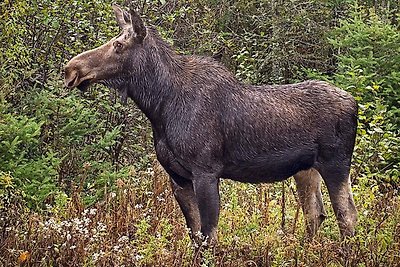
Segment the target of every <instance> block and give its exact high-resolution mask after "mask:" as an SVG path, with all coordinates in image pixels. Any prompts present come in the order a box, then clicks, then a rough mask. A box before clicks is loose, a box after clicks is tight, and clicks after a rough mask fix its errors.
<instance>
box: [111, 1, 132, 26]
mask: <svg viewBox="0 0 400 267" xmlns="http://www.w3.org/2000/svg"><path fill="white" fill-rule="evenodd" d="M112 8H113V10H114V13H115V17H116V19H117V22H118V25H119V27H120V28H121V29H126V28H128V27H130V26H131V19H130V16H129V13H128V12H126V11H124V10H123V9H122V8H121V7H120V6H118V5H115V4H114V5H112Z"/></svg>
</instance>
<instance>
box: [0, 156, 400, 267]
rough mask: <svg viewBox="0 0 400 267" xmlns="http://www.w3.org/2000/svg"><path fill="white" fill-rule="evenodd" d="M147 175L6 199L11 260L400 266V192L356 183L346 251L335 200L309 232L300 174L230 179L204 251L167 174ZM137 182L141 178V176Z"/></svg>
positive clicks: (1, 260)
mask: <svg viewBox="0 0 400 267" xmlns="http://www.w3.org/2000/svg"><path fill="white" fill-rule="evenodd" d="M136 175H137V176H140V177H141V179H140V180H128V179H127V180H122V179H119V180H117V181H116V182H115V186H116V187H117V190H116V192H111V193H106V194H105V196H104V199H103V201H101V202H98V203H96V204H95V205H93V206H91V207H86V208H85V207H84V205H83V200H82V197H81V192H79V188H76V191H75V192H73V194H72V197H71V198H70V199H68V201H67V202H66V204H65V206H64V207H57V206H48V207H47V212H46V213H45V214H42V215H39V214H36V213H33V212H28V211H27V210H26V209H25V207H24V205H22V204H21V203H20V200H21V199H20V198H19V196H18V190H17V189H15V188H14V189H12V190H11V189H10V190H9V200H10V201H9V202H8V204H7V205H9V206H6V207H1V217H0V222H1V224H2V226H4V228H3V231H2V233H0V234H1V241H0V265H1V266H17V265H21V266H199V265H200V264H202V266H345V265H346V266H399V264H400V253H399V251H400V198H399V196H398V192H397V191H396V190H395V189H389V190H386V192H385V193H378V191H377V189H376V188H374V187H372V188H367V187H365V186H364V185H356V186H354V197H355V201H356V204H357V208H358V211H359V223H358V226H357V234H356V236H355V237H353V238H351V239H350V240H349V241H348V244H347V245H346V248H347V249H346V250H344V247H345V246H343V244H342V243H341V241H340V240H339V231H338V227H337V225H336V220H335V218H334V215H333V212H332V209H331V208H330V202H329V198H328V196H327V193H326V189H324V199H325V204H326V206H327V210H328V219H327V220H326V221H325V222H324V223H323V225H322V227H321V229H320V231H319V233H318V235H317V236H316V237H315V238H314V239H313V240H312V241H309V240H307V239H306V238H305V228H304V223H303V216H302V212H301V209H300V206H299V203H298V199H297V196H296V190H295V186H294V182H293V181H291V180H289V181H286V182H285V183H284V184H282V183H277V184H260V185H250V184H241V183H236V182H232V181H229V180H224V181H223V182H222V186H221V199H222V202H221V203H222V204H221V208H222V211H221V217H220V222H219V234H218V235H219V243H218V245H217V246H216V247H215V248H214V249H213V250H212V251H208V252H207V253H204V255H203V258H204V259H203V261H202V262H201V263H200V261H199V260H198V259H196V255H195V253H194V248H193V246H192V243H191V241H190V239H189V237H188V234H187V229H186V227H185V223H184V220H183V216H182V214H181V212H180V210H179V207H178V205H177V203H176V202H175V200H174V199H173V196H172V192H171V190H170V186H169V181H168V178H167V176H166V175H165V174H164V172H163V171H162V169H161V167H160V166H159V165H158V164H156V163H154V164H153V168H150V169H148V170H147V171H142V172H140V173H138V174H136ZM134 183H136V184H134Z"/></svg>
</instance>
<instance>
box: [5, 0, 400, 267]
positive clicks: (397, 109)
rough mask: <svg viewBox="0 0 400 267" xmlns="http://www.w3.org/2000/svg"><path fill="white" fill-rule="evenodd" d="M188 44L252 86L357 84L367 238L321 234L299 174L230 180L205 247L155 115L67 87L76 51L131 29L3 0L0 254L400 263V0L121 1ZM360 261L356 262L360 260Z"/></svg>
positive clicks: (149, 262) (100, 260) (53, 262)
mask: <svg viewBox="0 0 400 267" xmlns="http://www.w3.org/2000/svg"><path fill="white" fill-rule="evenodd" d="M117 2H119V4H121V5H124V6H129V5H133V6H134V7H135V8H136V9H138V10H140V12H141V13H142V15H143V17H144V20H145V21H146V22H147V23H148V24H152V25H155V26H156V27H157V28H158V29H159V31H160V32H161V34H162V35H163V36H164V38H165V39H166V40H168V41H169V42H171V43H172V44H173V45H174V47H175V48H176V50H177V51H179V53H184V54H193V53H196V54H201V55H209V56H214V57H215V58H217V59H218V60H220V61H221V62H222V63H223V64H224V65H226V66H227V67H228V68H229V69H230V70H231V71H232V72H234V73H235V74H236V76H237V77H238V78H239V79H240V80H242V81H245V82H248V83H253V84H265V83H269V84H271V83H274V84H283V83H290V82H297V81H302V80H305V79H311V78H312V79H321V80H327V81H329V82H331V83H333V84H335V85H337V86H339V87H341V88H343V89H344V90H346V91H348V92H350V93H352V95H353V96H354V97H355V98H356V99H357V101H358V104H359V127H358V137H357V144H356V148H355V153H354V158H353V168H352V174H351V178H352V181H353V190H354V197H355V201H356V205H357V208H358V210H359V224H358V228H357V235H356V236H355V237H354V238H353V239H352V240H350V243H349V244H348V246H349V247H350V248H351V249H350V252H349V253H348V254H346V255H345V256H344V255H343V251H342V249H341V248H342V246H341V244H340V241H339V234H338V229H337V226H336V222H335V219H334V216H333V212H332V210H331V209H330V205H329V199H328V197H327V193H326V190H325V189H324V198H325V200H326V201H325V202H326V206H327V208H328V212H329V218H328V219H327V220H326V221H325V222H324V224H323V226H322V228H321V231H320V233H319V234H318V236H317V237H316V238H315V239H314V240H313V241H312V242H307V241H306V240H305V236H304V225H303V220H302V213H301V209H300V206H299V203H298V199H297V196H296V193H295V185H294V183H293V181H292V180H288V181H286V182H284V183H280V184H270V185H267V184H263V185H248V184H239V183H233V182H230V181H225V180H224V181H223V183H222V188H221V196H222V213H221V219H220V224H219V228H220V229H219V239H220V240H219V245H218V246H217V247H216V248H215V249H214V250H212V251H208V252H207V253H205V255H203V256H204V257H203V258H204V259H203V262H200V261H199V259H198V255H195V254H194V250H193V248H192V246H191V242H190V240H189V238H188V235H187V230H186V229H185V226H184V222H183V216H182V215H181V213H180V211H179V208H178V206H177V204H176V202H175V201H174V199H173V198H172V194H171V192H170V188H169V182H168V178H167V176H166V175H165V173H164V172H163V171H162V168H161V167H160V166H159V165H158V163H157V161H156V158H155V154H154V150H153V147H152V139H151V130H150V127H149V123H148V121H147V120H146V118H145V117H144V116H143V115H142V114H141V112H140V111H139V110H138V109H137V108H136V107H135V105H134V104H133V103H132V102H128V105H127V106H123V105H121V103H120V102H119V99H118V96H117V95H116V92H114V91H112V90H111V91H110V90H109V89H107V88H105V87H102V86H95V87H94V88H92V89H91V90H90V91H89V92H87V93H85V94H82V93H80V92H77V90H72V91H68V90H67V89H65V88H64V87H63V84H62V77H63V74H62V67H63V65H64V64H65V63H66V62H67V61H68V60H69V59H70V58H72V57H73V56H74V55H76V54H78V53H80V52H83V51H85V50H88V49H91V48H93V47H96V46H98V45H100V44H102V43H104V42H106V41H107V40H109V39H110V38H111V37H113V36H115V35H116V34H117V33H118V31H119V30H118V27H117V24H116V23H115V21H114V15H113V13H112V9H111V2H109V1H100V0H89V1H81V0H63V1H61V0H52V1H47V0H40V1H33V0H31V1H28V0H14V1H11V0H5V1H2V2H1V3H0V11H1V12H0V16H1V20H0V32H1V34H0V41H1V46H0V88H1V90H0V265H2V266H3V265H4V266H16V265H24V266H196V265H203V266H340V265H346V264H347V265H349V266H382V265H386V266H397V265H398V264H399V262H400V256H399V254H398V251H399V250H400V200H399V196H398V195H399V184H400V181H399V164H400V152H399V150H400V149H399V147H400V131H399V126H400V120H399V115H400V86H399V82H400V31H399V8H400V5H399V2H398V1H391V0H382V1H376V0H373V1H372V0H366V1H357V0H311V1H304V0H290V1H283V0H265V1H248V0H246V1H242V0H238V1H228V0H222V1H214V0H206V1H198V0H189V1H180V0H172V1H155V0H146V1H140V2H139V1H136V2H135V1H134V2H132V3H127V2H123V1H117ZM345 259H346V260H345Z"/></svg>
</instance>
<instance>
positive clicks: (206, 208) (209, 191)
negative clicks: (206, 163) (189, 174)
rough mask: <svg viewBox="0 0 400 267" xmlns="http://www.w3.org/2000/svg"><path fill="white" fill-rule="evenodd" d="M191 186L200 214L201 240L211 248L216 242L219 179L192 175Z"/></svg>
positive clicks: (205, 175)
mask: <svg viewBox="0 0 400 267" xmlns="http://www.w3.org/2000/svg"><path fill="white" fill-rule="evenodd" d="M193 186H194V192H195V195H196V200H197V204H198V207H199V212H200V220H201V234H202V238H203V241H206V243H207V245H210V246H212V245H214V244H215V243H216V242H217V225H218V218H219V209H220V198H219V178H218V177H217V176H216V175H213V174H205V173H199V174H194V175H193Z"/></svg>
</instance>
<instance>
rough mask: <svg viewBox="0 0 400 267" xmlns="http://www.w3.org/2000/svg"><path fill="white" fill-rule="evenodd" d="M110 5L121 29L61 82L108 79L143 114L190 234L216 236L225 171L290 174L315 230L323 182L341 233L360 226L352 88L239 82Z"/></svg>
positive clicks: (265, 176) (269, 178)
mask: <svg viewBox="0 0 400 267" xmlns="http://www.w3.org/2000/svg"><path fill="white" fill-rule="evenodd" d="M113 9H114V12H115V15H116V19H117V22H118V24H119V26H120V27H121V29H122V33H121V34H119V35H118V36H117V37H114V38H113V39H111V40H110V41H109V42H107V43H105V44H104V45H102V46H100V47H98V48H95V49H93V50H90V51H87V52H84V53H82V54H80V55H78V56H76V57H74V58H73V59H71V61H69V62H68V64H67V65H66V67H65V85H66V86H67V87H69V88H73V87H78V88H79V89H81V90H85V89H86V88H87V87H88V86H89V85H90V84H93V83H101V84H105V85H106V86H109V87H113V88H116V89H118V90H119V92H120V93H121V94H122V96H123V98H124V99H126V98H127V97H130V98H131V99H132V100H133V101H134V102H135V103H136V104H137V105H138V107H139V108H140V109H141V110H142V111H143V112H144V113H145V114H146V116H147V117H148V119H149V120H150V122H151V125H152V129H153V133H154V145H155V149H156V153H157V158H158V160H159V161H160V163H161V165H162V166H163V167H164V168H165V170H166V172H167V173H168V174H169V176H170V178H171V182H172V187H173V192H174V194H175V197H176V200H177V201H178V203H179V205H180V207H181V209H182V212H183V214H184V216H185V218H186V223H187V225H188V227H189V228H190V229H191V233H198V232H200V233H201V235H193V236H192V237H193V238H195V239H196V236H202V237H203V238H208V240H209V241H211V242H215V241H216V231H217V223H218V217H219V209H220V198H219V188H218V187H219V181H220V178H229V179H233V180H236V181H242V182H250V183H259V182H275V181H281V180H284V179H287V178H289V177H291V176H294V177H295V180H296V183H297V190H298V195H299V198H300V200H301V204H302V208H303V212H304V215H305V216H304V217H305V219H306V225H307V231H308V233H309V234H310V235H311V236H312V235H314V234H315V232H316V231H317V229H318V227H319V225H320V224H321V222H322V221H323V219H324V217H325V210H324V205H323V203H322V197H321V180H324V182H325V183H326V186H327V188H328V191H329V196H330V199H331V202H332V205H333V209H334V212H335V214H336V218H337V220H338V224H339V228H340V231H341V234H342V236H347V235H352V234H353V233H354V227H355V223H356V217H357V212H356V208H355V205H354V202H353V197H352V193H351V188H350V180H349V171H350V164H351V157H352V153H353V148H354V142H355V136H356V127H357V105H356V102H355V101H354V99H353V97H352V96H351V95H350V94H348V93H347V92H345V91H343V90H341V89H339V88H337V87H334V86H332V85H329V84H327V83H325V82H321V81H306V82H303V83H298V84H288V85H279V86H269V85H264V86H252V85H248V84H243V83H241V82H239V81H238V80H237V79H236V78H235V76H234V75H232V74H231V73H230V72H229V71H228V70H227V69H226V68H225V67H223V66H222V65H221V64H219V63H218V62H216V61H215V60H213V59H212V58H206V57H198V56H183V55H178V54H177V53H175V52H174V50H173V49H172V48H171V47H170V46H169V45H168V44H167V43H166V42H165V41H163V40H162V39H161V37H160V36H159V34H158V33H157V31H156V30H155V29H153V28H151V27H146V26H145V25H144V23H143V22H142V20H141V18H140V17H139V15H138V14H137V13H135V12H134V11H130V12H127V11H124V10H122V9H121V8H120V7H118V6H113ZM196 240H197V239H196ZM197 241H199V240H197Z"/></svg>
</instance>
